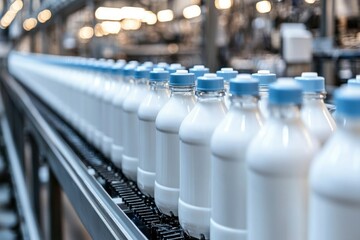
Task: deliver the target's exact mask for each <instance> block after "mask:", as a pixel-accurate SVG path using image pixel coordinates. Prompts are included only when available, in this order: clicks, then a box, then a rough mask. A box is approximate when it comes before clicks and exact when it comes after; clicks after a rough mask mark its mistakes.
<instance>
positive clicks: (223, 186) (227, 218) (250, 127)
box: [210, 97, 263, 239]
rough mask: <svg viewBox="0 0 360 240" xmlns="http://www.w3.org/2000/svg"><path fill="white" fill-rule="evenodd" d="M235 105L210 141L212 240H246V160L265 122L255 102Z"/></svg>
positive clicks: (251, 98) (240, 101)
mask: <svg viewBox="0 0 360 240" xmlns="http://www.w3.org/2000/svg"><path fill="white" fill-rule="evenodd" d="M235 101H238V102H235ZM233 102H234V103H233V104H232V106H231V107H230V110H229V112H228V113H227V114H226V116H225V118H224V119H223V120H222V121H221V123H220V124H219V126H218V127H217V128H216V130H215V132H214V134H213V136H212V141H211V150H212V174H211V181H212V183H211V186H212V190H211V204H212V210H211V221H210V235H211V238H213V239H247V233H246V232H247V227H246V206H247V204H246V162H245V157H246V150H247V147H248V144H249V143H250V141H251V140H252V138H253V137H254V136H255V134H257V133H258V131H259V130H260V128H261V126H262V125H263V120H262V116H261V114H260V112H259V109H258V107H257V100H256V99H255V98H253V97H250V98H249V99H246V98H243V99H241V98H239V99H236V100H235V99H234V100H233Z"/></svg>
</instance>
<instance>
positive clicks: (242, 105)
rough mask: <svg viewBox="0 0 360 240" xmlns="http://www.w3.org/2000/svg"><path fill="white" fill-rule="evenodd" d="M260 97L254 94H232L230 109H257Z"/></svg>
mask: <svg viewBox="0 0 360 240" xmlns="http://www.w3.org/2000/svg"><path fill="white" fill-rule="evenodd" d="M258 100H259V98H258V97H255V96H252V95H243V96H237V95H232V94H230V102H231V105H230V109H255V108H257V107H258Z"/></svg>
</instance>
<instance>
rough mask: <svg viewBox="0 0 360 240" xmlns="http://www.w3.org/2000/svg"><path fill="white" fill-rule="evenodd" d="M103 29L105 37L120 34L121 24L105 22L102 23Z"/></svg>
mask: <svg viewBox="0 0 360 240" xmlns="http://www.w3.org/2000/svg"><path fill="white" fill-rule="evenodd" d="M101 29H102V31H103V33H104V35H107V34H118V33H119V32H120V30H121V23H120V22H113V21H104V22H102V23H101Z"/></svg>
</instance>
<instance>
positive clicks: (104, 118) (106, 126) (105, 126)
mask: <svg viewBox="0 0 360 240" xmlns="http://www.w3.org/2000/svg"><path fill="white" fill-rule="evenodd" d="M113 66H114V64H110V63H108V64H107V68H106V69H105V74H104V78H103V82H104V83H103V91H102V94H101V132H102V139H101V148H100V150H101V152H102V153H103V154H104V156H105V157H107V158H110V155H111V143H112V138H111V132H112V129H111V126H110V121H111V120H110V118H111V117H112V113H111V112H112V110H113V109H112V99H113V97H114V94H115V92H114V90H115V89H117V86H118V81H116V80H115V79H114V76H113V74H112V71H113Z"/></svg>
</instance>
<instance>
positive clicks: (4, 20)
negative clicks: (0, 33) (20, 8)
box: [0, 11, 16, 28]
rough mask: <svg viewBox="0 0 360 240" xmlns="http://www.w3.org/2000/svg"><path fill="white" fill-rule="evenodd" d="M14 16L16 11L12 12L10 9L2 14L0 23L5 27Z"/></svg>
mask: <svg viewBox="0 0 360 240" xmlns="http://www.w3.org/2000/svg"><path fill="white" fill-rule="evenodd" d="M15 17H16V13H14V12H12V11H7V12H6V13H5V14H4V16H3V17H2V18H1V20H0V25H1V26H2V27H3V28H7V27H8V26H9V25H10V24H11V23H12V21H13V20H14V19H15Z"/></svg>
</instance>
